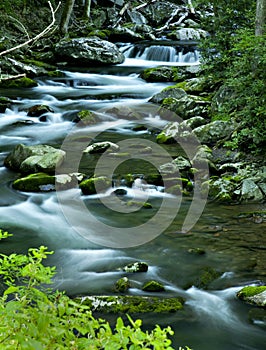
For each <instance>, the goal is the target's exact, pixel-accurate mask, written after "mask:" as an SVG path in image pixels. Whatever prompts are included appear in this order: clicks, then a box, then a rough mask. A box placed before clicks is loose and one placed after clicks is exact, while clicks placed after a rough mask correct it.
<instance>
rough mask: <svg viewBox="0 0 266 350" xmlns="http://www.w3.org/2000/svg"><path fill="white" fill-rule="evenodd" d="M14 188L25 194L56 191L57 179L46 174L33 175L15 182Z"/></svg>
mask: <svg viewBox="0 0 266 350" xmlns="http://www.w3.org/2000/svg"><path fill="white" fill-rule="evenodd" d="M13 188H14V189H15V190H18V191H23V192H41V191H53V190H55V177H54V176H50V175H47V174H44V173H37V174H31V175H28V176H26V177H23V178H20V179H17V180H15V181H14V182H13Z"/></svg>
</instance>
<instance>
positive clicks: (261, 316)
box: [248, 308, 266, 328]
mask: <svg viewBox="0 0 266 350" xmlns="http://www.w3.org/2000/svg"><path fill="white" fill-rule="evenodd" d="M248 318H249V321H250V322H251V323H253V324H254V325H256V326H260V327H263V328H265V327H266V309H259V308H252V309H251V310H249V313H248Z"/></svg>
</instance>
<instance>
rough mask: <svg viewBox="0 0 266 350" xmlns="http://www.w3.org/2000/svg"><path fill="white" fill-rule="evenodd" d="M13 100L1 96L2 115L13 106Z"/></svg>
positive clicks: (0, 111) (0, 109)
mask: <svg viewBox="0 0 266 350" xmlns="http://www.w3.org/2000/svg"><path fill="white" fill-rule="evenodd" d="M11 103H12V100H10V99H9V98H8V97H4V96H0V113H5V111H6V109H7V108H9V107H10V106H11Z"/></svg>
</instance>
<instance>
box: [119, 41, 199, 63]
mask: <svg viewBox="0 0 266 350" xmlns="http://www.w3.org/2000/svg"><path fill="white" fill-rule="evenodd" d="M121 51H122V52H123V53H124V55H125V57H126V58H129V59H137V60H145V61H157V62H174V63H176V62H178V63H181V64H182V63H186V64H195V63H199V58H200V55H199V51H198V50H197V49H196V48H195V47H194V46H177V47H175V46H169V45H151V46H144V45H127V46H124V47H122V48H121Z"/></svg>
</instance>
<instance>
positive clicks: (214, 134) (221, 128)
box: [193, 120, 234, 145]
mask: <svg viewBox="0 0 266 350" xmlns="http://www.w3.org/2000/svg"><path fill="white" fill-rule="evenodd" d="M233 131H234V125H233V124H232V123H230V122H226V121H223V120H215V121H213V122H211V123H209V124H206V125H203V126H199V127H198V128H196V129H194V130H193V133H194V134H195V135H196V136H197V138H198V139H199V140H200V142H202V143H205V144H207V145H211V144H214V143H216V142H217V141H219V140H222V139H223V138H225V137H228V136H230V134H231V133H232V132H233Z"/></svg>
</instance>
